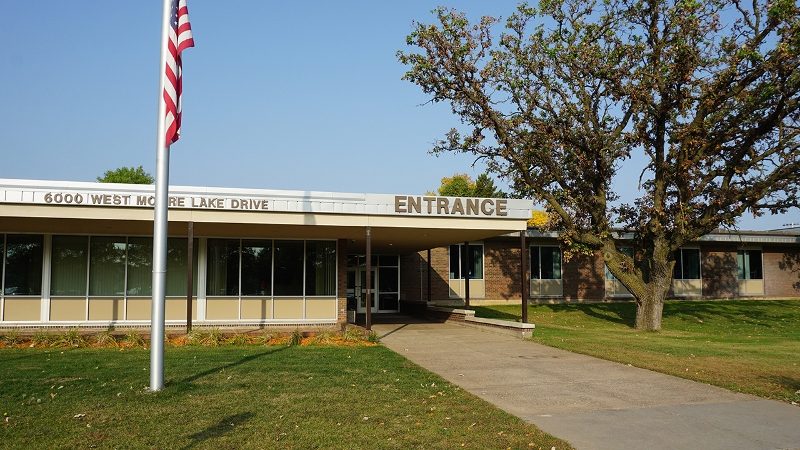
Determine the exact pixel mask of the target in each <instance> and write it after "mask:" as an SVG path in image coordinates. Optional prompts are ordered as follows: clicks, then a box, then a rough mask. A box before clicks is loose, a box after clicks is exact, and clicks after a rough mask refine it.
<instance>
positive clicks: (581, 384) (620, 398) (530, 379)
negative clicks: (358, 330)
mask: <svg viewBox="0 0 800 450" xmlns="http://www.w3.org/2000/svg"><path fill="white" fill-rule="evenodd" d="M373 329H374V330H375V331H376V332H377V333H378V335H379V336H380V337H381V342H382V343H383V344H384V345H385V346H386V347H388V348H390V349H392V350H394V351H395V352H397V353H399V354H401V355H403V356H405V357H406V358H408V359H410V360H411V361H413V362H415V363H416V364H419V365H420V366H422V367H425V368H426V369H428V370H430V371H432V372H435V373H437V374H438V375H440V376H442V377H443V378H445V379H447V380H449V381H451V382H452V383H455V384H457V385H459V386H461V387H462V388H464V389H466V390H468V391H469V392H472V393H473V394H475V395H477V396H479V397H481V398H483V399H484V400H487V401H489V402H491V403H493V404H495V405H497V406H498V407H500V408H502V409H503V410H505V411H507V412H509V413H511V414H514V415H516V416H518V417H520V418H522V419H523V420H525V421H527V422H530V423H533V424H535V425H536V426H538V427H539V428H541V429H542V430H544V431H546V432H548V433H550V434H552V435H554V436H557V437H559V438H561V439H564V440H566V441H568V442H569V443H571V444H572V445H573V446H575V447H576V448H577V449H579V450H605V449H608V450H611V449H613V450H624V449H648V450H660V449H665V450H666V449H669V450H674V449H702V450H717V449H718V450H738V449H741V450H759V449H765V450H766V449H800V407H797V406H792V405H789V404H787V403H781V402H777V401H772V400H764V399H761V398H758V397H754V396H750V395H745V394H737V393H733V392H730V391H728V390H725V389H722V388H718V387H714V386H709V385H706V384H702V383H697V382H694V381H688V380H684V379H681V378H676V377H673V376H669V375H664V374H661V373H657V372H652V371H649V370H644V369H639V368H636V367H630V366H626V365H623V364H618V363H614V362H610V361H605V360H601V359H597V358H592V357H590V356H584V355H579V354H575V353H570V352H566V351H563V350H558V349H554V348H551V347H546V346H543V345H540V344H536V343H533V342H530V341H523V340H521V339H516V338H513V337H509V336H504V335H499V334H495V333H491V332H488V331H482V330H479V329H475V328H471V327H465V326H460V325H457V324H452V323H396V324H375V325H373Z"/></svg>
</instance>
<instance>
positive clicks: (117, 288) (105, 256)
mask: <svg viewBox="0 0 800 450" xmlns="http://www.w3.org/2000/svg"><path fill="white" fill-rule="evenodd" d="M125 250H126V244H125V238H124V237H123V238H119V237H105V236H104V237H92V239H91V243H90V244H89V295H97V296H108V295H124V294H125ZM150 258H151V259H152V254H151V255H150Z"/></svg>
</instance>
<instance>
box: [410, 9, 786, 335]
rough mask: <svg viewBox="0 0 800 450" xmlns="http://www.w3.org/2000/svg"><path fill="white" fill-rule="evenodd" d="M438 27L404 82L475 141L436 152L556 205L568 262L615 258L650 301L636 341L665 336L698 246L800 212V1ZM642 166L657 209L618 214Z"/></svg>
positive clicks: (418, 32)
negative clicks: (681, 279) (460, 157)
mask: <svg viewBox="0 0 800 450" xmlns="http://www.w3.org/2000/svg"><path fill="white" fill-rule="evenodd" d="M434 13H435V14H436V18H437V20H438V24H436V25H426V24H422V23H418V24H416V25H415V28H414V31H413V32H412V33H411V34H410V35H409V36H408V37H407V39H406V40H407V43H408V44H409V45H412V46H416V47H417V48H418V49H420V52H419V53H408V54H406V53H403V52H398V58H399V60H400V61H401V62H402V63H404V64H406V65H408V66H409V70H408V72H407V73H406V74H405V76H404V79H406V80H408V81H411V82H412V83H415V84H417V85H419V86H420V87H421V88H422V90H423V91H424V92H425V93H427V94H430V95H431V101H432V102H448V103H449V104H450V105H451V107H452V111H453V113H454V114H455V115H456V116H458V117H459V118H460V119H461V121H462V123H463V124H464V125H465V127H466V128H467V129H468V130H467V131H466V132H465V133H464V134H462V133H461V132H459V131H458V130H456V129H452V130H451V131H450V132H449V133H447V135H446V137H445V138H444V139H442V140H441V141H439V142H438V143H436V144H435V146H434V148H433V150H432V151H433V152H434V153H436V152H449V151H453V152H463V153H469V154H472V155H475V156H476V157H477V158H479V159H483V160H484V161H485V162H486V163H487V165H488V167H489V168H490V170H492V171H494V172H495V173H498V174H499V175H500V176H503V177H506V178H507V179H508V180H509V181H510V183H511V185H512V187H513V189H514V194H515V195H516V196H521V197H528V198H533V199H535V200H538V201H541V202H543V203H544V204H545V205H546V207H547V209H548V212H549V213H550V217H551V218H555V219H556V220H552V221H551V222H550V226H551V227H553V228H554V229H558V230H561V233H562V234H561V241H562V244H563V246H564V247H565V255H566V256H569V254H570V253H575V252H582V253H600V254H602V256H603V259H604V261H605V263H606V265H607V267H608V269H609V271H610V272H611V273H612V274H613V275H614V276H615V277H616V278H617V279H619V280H620V281H621V282H622V283H623V284H624V285H625V286H626V287H627V288H628V289H629V290H630V292H631V293H632V294H633V295H634V296H635V297H636V300H637V302H638V305H639V306H638V309H637V313H636V324H635V327H636V328H637V329H648V330H657V329H659V328H660V327H661V315H662V311H663V303H664V299H665V298H666V296H667V293H668V292H669V289H670V286H671V283H672V270H673V266H674V264H675V256H674V254H675V251H676V250H677V249H679V248H680V247H681V246H682V245H684V244H685V243H687V242H691V241H692V240H695V239H698V238H699V237H700V236H702V235H704V234H707V233H709V232H711V231H713V230H714V229H716V228H717V227H720V226H728V227H730V226H734V225H735V221H736V219H737V218H738V217H740V216H741V215H742V214H743V213H745V212H746V211H750V212H751V213H753V214H756V215H760V214H764V213H765V212H773V213H776V212H785V211H787V210H788V209H789V208H796V207H798V206H800V199H799V196H798V194H799V189H798V174H799V173H800V146H798V143H799V142H798V141H799V137H800V94H799V93H800V70H799V69H798V66H799V65H800V8H798V6H797V5H796V4H795V1H794V0H753V1H752V2H741V1H739V0H715V1H707V2H702V1H694V0H673V1H664V0H604V1H603V2H594V1H588V2H587V1H583V0H541V1H540V3H539V8H533V7H530V6H528V5H527V4H522V5H520V6H519V7H518V9H517V11H516V12H515V13H514V14H512V15H511V17H509V19H508V20H507V21H506V22H505V28H506V29H505V32H504V33H502V34H500V36H499V38H497V37H496V36H495V35H494V33H493V27H494V26H495V25H496V24H498V23H499V22H500V20H499V19H496V18H493V17H483V18H482V19H481V20H480V21H479V22H477V23H475V24H470V23H469V21H468V20H467V18H466V16H465V15H464V14H463V13H459V12H457V11H455V10H449V9H445V8H439V9H437V10H435V11H434ZM487 135H488V136H487ZM634 153H638V154H640V155H642V156H643V158H644V159H645V160H646V163H645V165H643V166H641V167H639V168H638V170H637V169H634V170H636V172H635V174H636V175H639V182H640V183H639V184H640V192H641V194H640V195H641V196H640V197H639V198H638V199H637V200H636V201H635V202H634V203H633V204H622V205H619V204H616V203H615V202H616V200H617V199H618V195H617V193H615V192H614V189H613V186H614V184H613V182H614V179H615V177H617V176H618V171H619V170H620V168H621V164H622V163H623V162H624V161H626V160H628V159H630V158H631V155H633V154H634ZM626 169H627V170H630V168H629V167H626ZM619 227H623V228H625V229H627V230H630V231H632V232H633V235H634V242H633V244H634V248H635V252H634V255H633V256H629V255H628V254H626V252H623V251H622V247H627V246H630V245H631V243H630V242H624V241H621V240H620V239H619V238H618V234H617V233H616V229H617V228H619Z"/></svg>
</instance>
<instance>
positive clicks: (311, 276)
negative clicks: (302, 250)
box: [306, 241, 336, 295]
mask: <svg viewBox="0 0 800 450" xmlns="http://www.w3.org/2000/svg"><path fill="white" fill-rule="evenodd" d="M306 295H336V243H335V242H333V241H308V242H306Z"/></svg>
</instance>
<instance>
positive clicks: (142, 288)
mask: <svg viewBox="0 0 800 450" xmlns="http://www.w3.org/2000/svg"><path fill="white" fill-rule="evenodd" d="M128 295H131V296H137V295H141V296H146V297H149V296H151V295H153V238H149V237H132V238H128Z"/></svg>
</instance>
